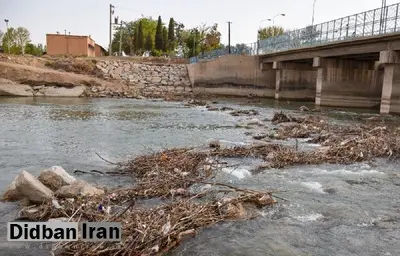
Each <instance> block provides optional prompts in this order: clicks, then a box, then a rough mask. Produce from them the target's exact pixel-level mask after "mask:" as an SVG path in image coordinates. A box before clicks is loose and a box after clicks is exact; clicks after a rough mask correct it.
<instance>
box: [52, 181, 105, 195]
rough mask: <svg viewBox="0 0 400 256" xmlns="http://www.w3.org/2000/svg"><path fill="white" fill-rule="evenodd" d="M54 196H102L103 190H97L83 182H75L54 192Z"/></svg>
mask: <svg viewBox="0 0 400 256" xmlns="http://www.w3.org/2000/svg"><path fill="white" fill-rule="evenodd" d="M55 193H56V196H58V197H61V198H77V197H79V196H94V195H102V194H104V190H101V189H98V188H95V187H93V186H92V185H90V184H89V183H87V182H85V181H81V180H78V181H75V182H74V183H72V184H71V185H68V186H63V187H61V188H59V189H58V190H57V191H56V192H55Z"/></svg>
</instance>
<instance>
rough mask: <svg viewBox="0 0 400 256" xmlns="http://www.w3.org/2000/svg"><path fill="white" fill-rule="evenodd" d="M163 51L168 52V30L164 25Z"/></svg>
mask: <svg viewBox="0 0 400 256" xmlns="http://www.w3.org/2000/svg"><path fill="white" fill-rule="evenodd" d="M162 50H163V52H168V30H167V28H166V27H163V49H162Z"/></svg>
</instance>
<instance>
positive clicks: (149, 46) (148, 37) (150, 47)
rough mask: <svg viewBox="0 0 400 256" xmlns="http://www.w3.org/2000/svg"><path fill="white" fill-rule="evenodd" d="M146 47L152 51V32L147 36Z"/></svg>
mask: <svg viewBox="0 0 400 256" xmlns="http://www.w3.org/2000/svg"><path fill="white" fill-rule="evenodd" d="M145 49H146V50H147V51H152V50H153V37H152V36H151V34H150V33H149V34H147V37H146V44H145Z"/></svg>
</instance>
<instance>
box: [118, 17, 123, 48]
mask: <svg viewBox="0 0 400 256" xmlns="http://www.w3.org/2000/svg"><path fill="white" fill-rule="evenodd" d="M122 33H123V32H122V20H121V23H120V25H119V52H118V53H119V56H122Z"/></svg>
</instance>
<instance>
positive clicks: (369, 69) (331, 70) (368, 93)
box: [313, 56, 383, 107]
mask: <svg viewBox="0 0 400 256" xmlns="http://www.w3.org/2000/svg"><path fill="white" fill-rule="evenodd" d="M313 67H314V68H316V69H317V78H316V86H315V88H316V89H315V104H316V105H323V106H335V107H373V106H379V103H380V95H381V86H379V84H382V82H381V81H382V79H383V72H382V71H381V72H380V73H379V72H378V70H375V69H376V68H375V60H373V59H369V60H357V59H351V58H350V57H349V58H346V56H341V58H336V57H329V58H328V57H327V58H322V57H315V58H314V59H313Z"/></svg>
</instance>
